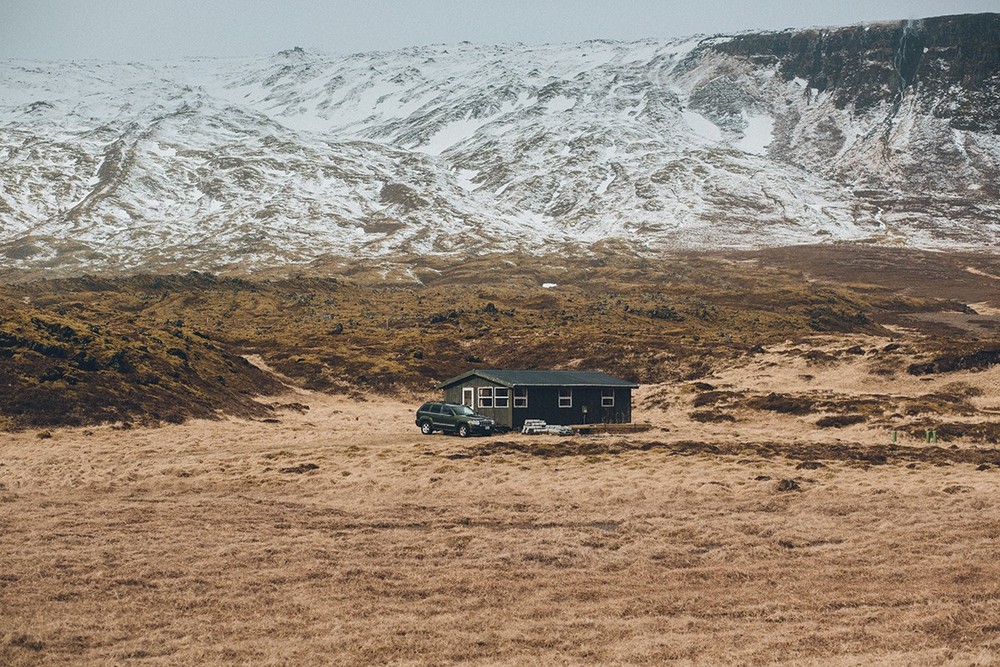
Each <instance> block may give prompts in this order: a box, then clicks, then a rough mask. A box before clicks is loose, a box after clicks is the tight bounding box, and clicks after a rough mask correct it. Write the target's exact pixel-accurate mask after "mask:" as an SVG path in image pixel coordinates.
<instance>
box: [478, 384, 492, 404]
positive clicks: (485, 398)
mask: <svg viewBox="0 0 1000 667" xmlns="http://www.w3.org/2000/svg"><path fill="white" fill-rule="evenodd" d="M479 407H481V408H490V409H492V408H493V387H480V388H479Z"/></svg>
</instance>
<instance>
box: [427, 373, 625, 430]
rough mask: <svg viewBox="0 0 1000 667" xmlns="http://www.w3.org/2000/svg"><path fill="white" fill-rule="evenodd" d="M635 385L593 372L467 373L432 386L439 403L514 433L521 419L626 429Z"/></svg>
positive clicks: (519, 426) (520, 423) (566, 424)
mask: <svg viewBox="0 0 1000 667" xmlns="http://www.w3.org/2000/svg"><path fill="white" fill-rule="evenodd" d="M638 386H639V385H637V384H636V383H635V382H629V381H628V380H622V379H620V378H616V377H613V376H611V375H608V374H607V373H601V372H598V371H511V370H472V371H469V372H468V373H464V374H462V375H459V376H457V377H454V378H452V379H450V380H447V381H445V382H442V383H441V384H439V385H438V387H437V388H438V389H443V390H444V400H445V401H447V402H448V403H460V404H462V405H468V406H470V407H472V408H473V409H474V410H475V411H476V412H478V413H479V414H481V415H483V416H485V417H489V418H491V419H493V420H494V421H496V423H497V424H500V425H503V426H507V427H509V428H514V429H518V428H521V426H523V425H524V420H525V419H544V420H545V421H546V423H548V424H558V425H562V426H569V425H578V424H627V423H629V422H631V421H632V390H633V389H635V388H637V387H638Z"/></svg>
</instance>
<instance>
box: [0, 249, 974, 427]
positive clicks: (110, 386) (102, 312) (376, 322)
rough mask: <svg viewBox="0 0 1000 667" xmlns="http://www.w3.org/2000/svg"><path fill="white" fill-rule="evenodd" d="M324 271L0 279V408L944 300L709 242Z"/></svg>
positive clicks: (378, 375) (148, 416) (831, 325)
mask: <svg viewBox="0 0 1000 667" xmlns="http://www.w3.org/2000/svg"><path fill="white" fill-rule="evenodd" d="M315 270H320V267H315ZM337 270H338V273H339V275H338V276H337V277H314V276H292V277H272V278H266V277H265V278H259V279H255V280H249V279H243V278H220V277H216V276H213V275H210V274H205V273H196V272H192V273H189V274H186V275H172V276H130V277H120V278H113V279H100V278H79V279H70V280H55V281H36V282H30V283H23V284H18V285H12V286H8V287H5V288H3V290H2V292H0V294H2V297H3V299H4V304H5V309H4V312H5V314H4V316H3V319H2V322H0V335H2V336H3V338H0V341H2V342H0V354H2V355H4V360H3V364H2V369H3V370H2V371H0V372H2V373H3V389H2V391H4V392H5V393H4V396H3V398H4V400H3V406H2V408H0V409H2V411H3V413H4V414H5V415H8V416H9V417H12V418H13V419H14V420H15V421H16V422H17V423H19V424H47V423H92V422H100V421H115V420H123V419H143V420H149V421H160V420H166V421H175V420H182V419H186V418H189V417H207V416H212V415H213V414H216V411H217V410H221V411H224V412H227V413H234V414H257V413H259V412H260V411H261V410H264V409H266V408H263V407H262V406H261V405H260V404H259V403H257V402H255V401H253V398H252V397H253V396H254V395H257V394H267V393H272V392H274V391H277V390H278V389H279V388H280V384H279V383H278V382H277V381H276V380H275V379H274V378H273V377H271V376H269V375H268V374H266V373H265V372H263V371H260V370H259V369H257V368H255V367H253V366H251V365H250V364H249V363H247V362H246V360H245V359H243V358H242V355H250V354H256V355H259V356H260V357H261V358H262V359H263V360H264V361H265V362H266V363H267V365H269V366H270V367H272V368H273V369H275V370H276V371H278V372H280V373H282V374H283V375H286V376H288V377H290V378H292V379H293V381H296V382H298V383H300V384H302V385H303V386H306V387H309V388H313V389H318V390H323V391H334V392H364V391H374V392H383V393H386V392H393V391H397V390H400V389H402V390H417V391H422V390H428V389H430V388H431V387H433V385H434V384H435V383H436V382H438V381H440V380H442V379H445V378H447V377H450V376H451V375H454V374H458V373H460V372H463V371H465V370H467V369H469V368H470V367H491V366H493V367H511V368H576V367H579V368H592V369H601V370H604V371H607V372H610V373H614V374H617V375H620V376H623V377H626V378H629V379H633V380H637V381H640V382H659V381H664V380H670V379H681V378H688V379H690V378H696V377H699V376H701V375H703V374H705V373H707V372H710V371H711V369H712V368H713V367H717V366H718V365H720V364H725V363H727V361H729V360H732V359H734V358H735V357H738V356H741V355H746V354H754V353H755V352H757V351H759V350H760V348H761V347H762V346H767V345H769V344H772V343H774V342H779V341H785V340H789V339H799V338H804V337H809V336H811V335H813V334H816V333H829V332H865V333H871V334H885V335H888V332H887V331H886V330H884V329H882V327H881V326H880V325H879V324H878V322H879V319H880V318H881V317H883V316H886V315H889V314H898V313H899V312H917V311H922V310H924V311H931V310H942V309H949V308H956V307H958V305H957V304H953V303H951V302H942V301H935V300H928V299H915V298H904V297H900V296H898V295H897V294H896V293H894V292H892V291H890V290H885V289H883V288H879V287H874V286H863V285H861V286H851V287H842V286H836V285H832V284H828V283H820V282H815V281H811V280H808V279H807V278H806V277H804V276H803V275H802V274H801V273H797V272H795V271H789V270H778V269H772V268H766V267H761V266H759V265H757V264H756V263H753V262H733V261H726V260H721V259H713V258H707V257H685V258H674V259H672V260H670V261H663V262H652V261H649V260H631V261H623V260H619V259H616V258H615V257H614V256H613V255H610V254H609V255H605V256H595V257H592V258H588V259H585V260H576V261H574V262H569V261H567V260H565V259H564V258H561V257H556V256H546V257H531V256H527V255H513V256H512V255H505V256H502V257H481V258H470V259H469V260H467V261H464V262H460V263H451V264H449V263H444V262H442V263H435V262H433V261H430V260H427V261H424V262H423V263H422V264H420V265H416V266H415V265H412V264H411V265H409V266H406V267H402V268H399V269H398V270H397V271H395V272H392V271H388V272H387V271H384V270H378V271H376V270H374V269H372V268H371V267H368V266H366V265H365V264H364V263H363V262H357V263H354V264H341V265H340V266H338V267H337ZM546 284H550V285H551V284H554V285H555V286H554V287H552V286H550V287H545V286H543V285H546Z"/></svg>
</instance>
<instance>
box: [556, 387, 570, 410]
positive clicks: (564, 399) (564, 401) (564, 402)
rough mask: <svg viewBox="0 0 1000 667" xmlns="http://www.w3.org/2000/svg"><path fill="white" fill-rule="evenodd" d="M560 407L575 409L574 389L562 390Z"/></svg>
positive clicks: (560, 392)
mask: <svg viewBox="0 0 1000 667" xmlns="http://www.w3.org/2000/svg"><path fill="white" fill-rule="evenodd" d="M559 407H560V408H571V407H573V390H572V389H560V390H559Z"/></svg>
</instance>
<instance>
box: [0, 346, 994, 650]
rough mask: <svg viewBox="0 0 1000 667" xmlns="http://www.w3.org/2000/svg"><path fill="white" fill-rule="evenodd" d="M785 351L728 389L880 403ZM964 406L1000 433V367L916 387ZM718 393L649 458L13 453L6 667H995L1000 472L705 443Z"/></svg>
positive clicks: (544, 448) (300, 448) (350, 444)
mask: <svg viewBox="0 0 1000 667" xmlns="http://www.w3.org/2000/svg"><path fill="white" fill-rule="evenodd" d="M847 342H857V343H859V344H864V343H870V342H871V341H870V340H867V339H858V340H856V341H847ZM838 344H842V343H838ZM769 355H771V356H765V357H763V358H754V360H753V362H752V363H751V364H750V365H748V366H745V367H742V368H734V369H732V370H731V372H730V373H729V374H728V375H719V376H718V377H716V378H713V380H714V381H715V382H716V383H717V385H718V388H719V390H722V389H729V390H733V391H736V392H739V391H767V390H768V389H770V388H771V386H772V385H776V386H781V387H782V388H783V389H784V390H785V391H795V390H798V389H800V388H804V387H805V386H807V385H808V386H812V387H814V386H815V385H821V386H823V387H825V389H826V390H828V391H829V392H833V393H837V394H841V395H847V394H857V393H858V392H859V389H860V388H861V387H862V386H864V387H866V391H870V390H871V386H870V384H868V383H867V382H866V377H865V376H864V374H863V371H864V363H865V362H864V361H863V360H858V361H850V362H845V363H844V364H842V365H839V366H826V367H824V368H825V370H824V368H819V369H816V368H814V369H813V373H812V374H811V375H812V376H813V377H811V378H810V379H809V380H805V379H802V378H801V377H800V376H802V375H805V374H804V373H800V372H799V370H801V369H797V368H795V367H794V365H795V363H798V362H793V363H791V364H789V363H778V362H781V361H782V359H783V356H782V352H781V351H780V350H779V351H776V352H773V353H769ZM801 363H806V362H805V361H802V362H801ZM796 378H798V379H796ZM886 382H887V383H888V381H886ZM945 383H949V384H954V383H960V384H962V385H963V386H965V387H967V388H971V389H978V390H980V391H970V392H968V393H971V394H974V395H975V396H974V398H972V399H970V400H971V401H973V402H975V403H976V404H977V406H978V407H980V408H982V409H984V410H990V409H997V406H996V402H997V397H998V396H1000V393H998V392H997V387H998V383H1000V367H993V368H991V369H989V370H986V371H978V372H959V373H956V374H953V375H951V376H950V377H947V378H932V379H931V380H929V381H924V380H921V379H919V378H912V379H910V380H908V381H900V382H899V383H897V384H896V385H894V390H895V391H896V392H898V395H899V396H907V395H909V394H913V393H914V392H919V393H926V392H933V391H937V390H941V389H942V388H943V384H945ZM799 385H801V387H800V386H799ZM698 395H699V394H698V391H697V389H693V388H692V386H690V385H684V384H680V385H678V384H673V383H671V384H667V385H662V386H649V387H643V388H642V389H640V390H639V392H638V393H637V397H636V398H637V410H636V412H637V417H638V419H640V420H648V421H650V423H651V425H652V428H651V429H650V430H649V431H647V432H645V433H641V434H632V435H629V436H627V437H625V436H607V435H599V436H576V437H572V438H556V437H551V436H543V437H539V436H521V435H506V436H500V437H494V438H470V439H461V438H457V437H450V436H444V435H440V434H436V435H433V436H422V435H420V434H419V433H418V431H417V429H416V427H415V426H414V425H413V423H412V419H413V413H412V411H413V409H414V405H415V402H416V401H417V400H419V398H418V397H416V396H414V397H407V398H410V399H412V400H406V401H399V400H391V399H387V398H377V397H372V398H371V399H370V400H367V401H359V400H355V399H348V398H346V397H335V396H329V395H325V394H321V393H313V392H307V391H303V390H299V391H297V392H295V393H289V394H288V395H286V396H283V397H281V398H280V400H281V401H284V402H285V403H286V404H287V407H285V408H283V409H280V410H279V411H278V417H272V418H266V419H257V420H245V419H236V418H231V419H223V420H213V421H192V422H188V423H186V424H182V425H167V426H163V427H161V428H154V429H138V428H133V429H121V428H120V427H119V428H115V427H113V426H99V427H92V428H68V429H54V430H52V431H49V432H42V433H41V435H42V436H43V437H39V435H40V434H39V433H36V432H22V433H16V434H6V435H4V436H3V439H2V440H0V553H3V554H4V557H3V559H2V561H0V664H4V665H103V664H119V663H122V664H143V665H147V664H148V665H188V664H208V665H215V664H260V665H308V664H447V663H465V662H471V663H477V664H498V665H504V664H507V665H513V664H587V663H591V664H596V663H599V664H665V663H673V664H699V665H711V664H754V665H756V664H817V665H857V664H900V665H971V664H980V665H988V664H994V663H995V662H996V661H997V660H998V659H1000V450H997V449H996V448H995V446H992V445H986V444H984V443H982V442H979V441H976V440H972V439H969V438H955V439H953V440H952V441H943V442H940V443H939V444H938V446H937V447H934V446H933V445H927V444H926V443H925V442H924V441H923V439H922V438H918V437H914V436H912V435H902V436H900V438H899V442H898V443H897V445H896V447H895V448H892V447H889V445H890V444H891V439H890V438H891V436H890V431H888V430H885V429H884V428H881V427H873V426H870V425H867V424H855V425H852V426H849V427H845V428H843V429H833V430H829V429H817V428H816V427H815V425H814V424H813V422H814V421H815V419H816V415H808V416H803V415H794V414H784V413H780V412H769V411H766V410H756V411H755V410H753V409H750V408H747V407H736V408H732V409H731V410H730V414H732V415H733V416H734V420H735V421H733V422H719V423H714V422H709V423H703V422H700V421H698V420H696V419H691V418H690V417H689V414H690V413H691V406H692V404H693V401H694V400H695V398H696V397H697V396H698ZM991 401H992V403H991ZM986 414H989V413H986ZM981 418H982V416H981V415H980V417H977V419H981ZM46 435H48V436H51V437H44V436H46Z"/></svg>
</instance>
